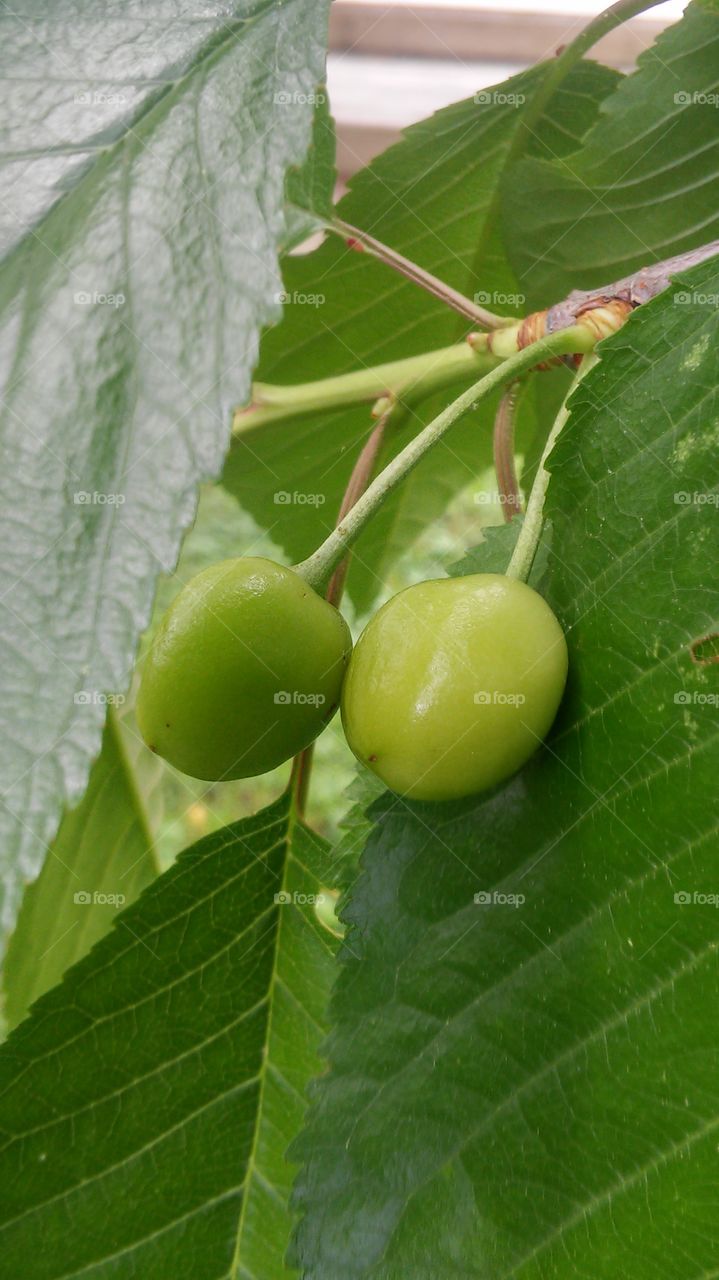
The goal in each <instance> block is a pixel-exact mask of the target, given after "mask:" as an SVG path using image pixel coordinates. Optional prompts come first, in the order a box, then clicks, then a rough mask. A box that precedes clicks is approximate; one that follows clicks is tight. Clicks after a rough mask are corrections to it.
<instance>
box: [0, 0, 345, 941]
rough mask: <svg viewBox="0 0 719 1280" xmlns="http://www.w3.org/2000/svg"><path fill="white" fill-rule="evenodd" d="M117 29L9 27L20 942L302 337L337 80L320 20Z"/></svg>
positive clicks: (9, 671) (85, 23)
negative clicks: (268, 368) (253, 388)
mask: <svg viewBox="0 0 719 1280" xmlns="http://www.w3.org/2000/svg"><path fill="white" fill-rule="evenodd" d="M111 7H112V14H111V15H109V14H108V6H107V5H106V4H102V3H100V0H86V2H85V3H83V4H82V5H80V6H78V5H76V4H70V3H67V0H61V2H60V3H48V2H41V0H38V2H37V3H34V4H33V5H32V6H31V7H30V12H28V11H27V7H25V9H24V11H23V13H22V14H21V13H17V14H15V13H7V14H5V15H4V17H3V23H2V26H3V39H2V52H1V54H0V71H2V70H3V68H4V73H5V77H6V79H5V83H6V85H7V88H8V101H7V105H6V111H7V117H8V119H9V121H10V122H11V123H10V124H9V136H8V140H7V143H6V148H7V152H8V154H7V155H6V157H5V159H4V160H3V162H2V163H3V174H4V177H5V179H6V184H5V185H6V187H7V191H8V198H7V201H6V202H5V204H4V205H3V226H2V233H3V236H2V250H3V252H4V260H3V261H2V264H1V266H2V272H1V275H0V349H1V350H2V363H3V369H2V377H3V382H4V395H3V409H2V417H1V419H0V434H1V438H2V444H3V458H4V462H3V468H2V496H3V511H2V521H3V523H2V535H3V543H4V545H6V546H8V547H9V548H10V551H9V553H8V555H7V556H6V558H5V560H4V562H3V568H2V578H1V580H0V590H1V591H2V595H3V601H4V608H3V611H2V619H1V626H2V641H1V645H2V647H1V650H0V652H1V654H2V658H1V660H0V673H1V674H0V679H1V680H2V685H3V702H4V705H5V706H6V707H7V712H6V724H5V731H4V733H3V734H2V739H1V745H0V766H1V770H2V774H3V777H4V778H5V779H6V783H5V786H6V788H7V789H6V792H5V803H4V805H3V808H2V812H1V813H0V869H1V870H2V880H3V892H4V895H5V897H4V906H3V907H2V911H1V912H0V916H1V919H2V923H3V924H4V925H5V926H7V925H8V924H10V923H11V921H12V917H13V912H14V908H15V906H16V904H17V899H18V893H19V887H20V884H21V883H22V880H23V879H30V878H32V877H33V876H34V875H36V874H37V872H38V871H39V868H40V864H41V859H42V854H43V852H44V847H45V845H46V844H47V842H48V841H49V840H51V839H52V837H53V835H54V833H55V830H56V827H57V824H58V820H59V815H60V811H61V809H62V806H63V804H64V803H65V802H67V803H68V804H70V805H73V804H76V803H77V801H78V800H79V799H80V797H81V795H82V792H83V790H84V787H85V784H86V781H87V775H88V770H89V766H90V763H91V761H92V759H93V757H94V756H95V755H96V754H97V752H98V750H99V747H100V738H101V731H102V724H103V720H104V717H105V710H106V708H105V703H104V701H103V697H104V695H105V694H106V693H107V692H110V691H111V692H119V691H122V690H124V688H125V687H126V685H127V682H128V677H129V670H130V666H131V662H132V658H133V655H134V652H135V648H136V643H137V637H138V635H139V633H140V632H141V631H142V630H143V629H144V627H145V626H146V625H147V621H148V616H149V612H150V607H151V603H152V597H153V591H154V586H155V579H156V577H157V574H158V571H159V570H160V568H165V569H167V568H169V567H170V566H172V565H173V564H174V562H175V560H176V557H177V553H178V548H179V544H180V540H181V537H182V534H183V531H184V530H185V529H186V528H187V525H188V524H189V523H190V521H191V519H192V516H193V512H194V507H195V499H196V489H197V485H198V482H199V481H200V480H201V479H202V478H203V477H207V476H210V475H215V474H216V473H217V471H218V470H219V468H220V466H221V463H222V459H223V455H224V453H225V450H226V447H227V442H228V437H229V410H230V406H231V405H232V403H233V402H235V401H237V400H242V399H243V397H245V396H246V395H247V392H248V388H249V382H250V375H251V371H252V366H253V364H254V361H255V356H256V351H257V335H258V330H259V327H260V326H261V325H262V324H266V323H267V322H268V321H269V320H271V319H274V318H276V317H277V316H278V314H279V305H278V303H277V302H275V301H274V298H275V295H276V293H277V290H278V289H279V287H280V278H279V272H278V266H277V252H276V247H275V246H276V243H277V242H278V241H279V240H281V239H282V237H283V235H284V234H285V215H284V182H285V171H286V169H287V168H288V166H290V165H296V164H298V163H299V162H300V161H301V160H302V158H303V156H304V153H305V150H306V147H307V143H308V141H309V131H310V125H311V114H312V107H311V105H309V99H310V95H311V94H312V93H313V92H314V90H315V87H316V85H317V83H318V82H319V81H321V80H322V78H323V45H324V39H325V24H326V8H327V6H326V4H325V3H318V2H317V0H293V3H292V4H290V5H278V4H269V5H268V4H266V3H264V2H260V0H232V2H231V3H229V4H225V5H222V6H220V7H219V8H218V7H217V6H210V7H209V8H208V10H207V13H206V14H205V15H204V16H202V15H201V14H200V13H199V12H198V13H197V14H189V12H188V11H187V6H183V5H179V6H178V5H175V4H174V3H172V4H169V5H165V6H163V13H162V15H161V14H160V13H159V12H158V13H153V14H149V13H147V12H146V11H143V10H142V8H141V7H140V6H138V5H137V4H136V3H134V0H118V2H117V3H115V4H114V5H113V6H111ZM158 23H159V25H158ZM160 31H161V32H162V38H160V37H159V32H160ZM80 49H81V50H82V58H80V56H79V54H78V50H80ZM288 99H289V101H288ZM303 103H306V104H307V105H303ZM260 191H261V193H262V194H261V198H259V194H258V193H259V192H260ZM78 696H81V697H82V696H86V699H85V700H84V701H79V702H78V700H77V698H78Z"/></svg>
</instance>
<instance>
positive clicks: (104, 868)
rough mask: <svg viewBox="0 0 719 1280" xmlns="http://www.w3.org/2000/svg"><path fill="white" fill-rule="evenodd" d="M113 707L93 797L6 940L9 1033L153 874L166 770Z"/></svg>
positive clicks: (67, 820) (73, 819)
mask: <svg viewBox="0 0 719 1280" xmlns="http://www.w3.org/2000/svg"><path fill="white" fill-rule="evenodd" d="M138 744H139V739H138V737H137V735H136V734H135V733H134V732H131V731H129V730H128V729H127V728H126V726H125V725H124V724H123V721H122V718H121V716H120V715H118V714H117V713H116V712H115V710H114V709H113V708H111V709H110V712H109V714H108V717H107V721H106V724H105V733H104V736H103V743H102V751H101V752H100V755H99V756H98V758H97V760H96V761H95V763H94V765H93V767H92V770H91V772H90V780H89V782H88V787H87V791H86V792H85V795H84V796H83V798H82V800H81V802H80V804H79V805H78V807H77V808H76V809H73V810H71V811H70V812H69V813H67V814H65V816H64V818H63V820H62V822H61V824H60V827H59V830H58V833H57V835H56V837H55V839H54V840H53V842H52V845H51V846H50V848H49V849H48V851H47V855H46V858H45V862H44V864H43V868H42V871H41V872H40V875H39V876H38V878H37V880H36V881H35V882H34V883H33V884H31V885H28V887H27V889H26V890H25V893H24V896H23V900H22V905H21V907H20V911H19V913H18V919H17V924H16V926H15V929H14V931H13V933H12V936H11V938H10V944H9V946H8V951H7V956H6V958H5V965H4V968H3V987H4V991H5V1005H4V1013H5V1016H6V1019H7V1022H8V1025H9V1026H10V1027H14V1026H15V1025H16V1023H18V1022H19V1021H20V1019H21V1018H24V1016H25V1014H26V1013H27V1010H28V1008H29V1006H30V1005H31V1004H32V1003H33V1002H34V1001H35V1000H37V998H38V996H40V995H42V994H43V992H44V991H47V990H49V988H50V987H54V986H55V984H56V983H58V982H59V981H60V978H61V977H62V975H63V973H64V972H65V971H66V969H69V968H70V966H71V965H72V964H74V963H75V961H76V960H79V959H81V957H82V956H84V955H86V954H87V952H88V951H89V950H90V948H91V947H92V946H93V945H94V943H95V942H97V940H98V939H99V938H101V937H102V936H103V935H104V934H105V933H107V931H108V929H109V928H110V926H111V925H112V922H113V920H114V918H115V917H116V915H117V912H118V909H120V908H121V907H122V906H123V905H124V904H125V903H131V902H134V900H135V898H137V897H138V895H139V894H140V893H141V892H142V890H143V889H144V888H145V887H146V886H147V885H148V884H150V883H151V881H152V880H154V878H155V876H156V875H157V871H158V868H157V862H156V858H155V852H154V842H153V834H152V825H151V823H152V817H155V818H156V816H157V813H156V811H157V801H158V800H159V794H158V783H159V778H160V776H161V765H160V762H159V761H158V760H157V759H156V758H154V757H152V756H150V753H149V752H147V751H144V752H143V757H142V760H139V759H138V755H139V750H138Z"/></svg>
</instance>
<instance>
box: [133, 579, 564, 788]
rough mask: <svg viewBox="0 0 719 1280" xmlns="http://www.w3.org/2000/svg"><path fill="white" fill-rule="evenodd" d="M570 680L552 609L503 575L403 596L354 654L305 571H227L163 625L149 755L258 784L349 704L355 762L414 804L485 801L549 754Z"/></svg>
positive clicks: (149, 703)
mask: <svg viewBox="0 0 719 1280" xmlns="http://www.w3.org/2000/svg"><path fill="white" fill-rule="evenodd" d="M566 677H567V646H566V642H565V639H564V634H563V632H562V629H561V627H560V625H559V622H558V621H557V619H556V617H555V616H554V614H553V612H552V610H551V609H550V608H549V605H548V604H547V603H546V601H545V600H544V599H543V598H542V597H541V596H540V595H538V594H537V592H536V591H534V590H533V589H532V588H531V587H528V586H526V584H525V583H523V582H519V581H517V580H515V579H512V578H507V577H504V576H503V575H501V574H493V573H491V574H484V573H483V574H475V575H471V576H468V577H463V578H446V579H437V580H434V581H430V582H421V583H418V584H417V585H416V586H412V587H407V588H406V590H404V591H401V592H400V593H399V595H396V596H395V597H394V598H393V599H391V600H389V601H388V602H387V604H385V605H384V606H383V607H382V608H381V609H380V610H379V611H378V612H377V613H376V614H375V616H374V617H373V618H372V619H371V621H370V622H369V624H368V626H367V627H366V629H365V630H364V632H363V633H362V635H361V637H360V639H359V640H358V642H357V645H356V647H355V648H354V651H353V648H352V638H351V635H350V631H349V628H348V626H347V623H346V622H345V620H344V618H343V617H342V614H341V613H340V612H339V611H338V610H337V609H336V608H335V607H334V606H333V605H331V604H329V603H328V602H327V601H326V600H324V599H323V598H322V597H321V596H319V595H318V594H317V593H316V592H315V591H314V590H313V589H312V588H311V587H310V586H309V585H308V584H307V583H306V582H305V581H304V579H303V578H302V577H301V576H300V574H299V573H298V572H296V571H295V570H293V569H288V568H285V567H283V566H282V565H279V564H275V563H274V562H273V561H271V560H266V559H261V558H257V557H245V558H241V559H235V560H224V561H221V562H220V563H219V564H216V565H213V566H212V567H211V568H209V569H205V570H204V571H203V572H202V573H199V574H198V575H197V576H196V577H195V578H193V579H192V581H191V582H189V583H188V584H187V586H186V587H184V589H183V590H182V591H181V592H180V594H179V595H178V597H177V599H176V600H175V602H174V603H173V605H172V606H171V608H170V609H169V610H168V612H167V614H166V615H165V617H164V619H163V621H162V623H161V625H160V628H159V630H158V633H157V635H156V636H155V639H154V642H153V645H152V648H151V650H150V651H149V653H148V655H147V658H146V660H145V664H144V669H143V673H142V680H141V685H140V692H139V698H138V706H137V716H138V722H139V725H140V729H141V732H142V734H143V737H144V738H145V741H146V742H147V743H148V745H149V746H150V747H151V748H152V750H153V751H156V752H157V753H158V754H159V755H161V756H164V758H165V759H166V760H169V761H170V763H171V764H173V765H175V766H176V768H178V769H181V770H182V771H183V772H184V773H187V774H191V775H192V776H193V777H196V778H203V779H206V780H208V781H228V780H230V779H232V778H247V777H254V776H255V775H257V774H261V773H266V772H267V771H268V770H269V769H274V768H275V767H276V766H277V765H279V764H282V763H283V761H285V760H288V759H289V758H290V757H291V756H294V755H296V754H297V753H298V752H299V751H302V750H303V749H304V748H305V747H307V746H309V744H310V743H311V742H313V741H314V739H315V738H316V737H317V736H318V734H319V733H321V731H322V730H323V728H324V727H325V725H326V724H328V722H329V721H330V720H331V719H332V716H333V715H334V713H335V711H336V710H337V708H338V706H339V705H340V703H341V707H342V723H343V726H344V730H345V734H346V737H347V741H348V742H349V745H350V747H351V748H352V750H353V752H354V754H355V755H356V756H357V758H358V759H359V760H361V761H362V762H363V764H365V765H367V766H368V768H370V769H371V770H372V771H373V772H374V773H376V774H377V775H378V777H380V778H381V779H382V781H383V782H384V783H385V784H386V785H387V786H388V787H389V788H390V789H391V790H392V791H395V792H397V793H398V794H400V795H403V796H407V797H408V798H411V799H413V800H433V801H436V800H450V799H457V798H459V797H461V796H467V795H473V794H474V793H476V792H480V791H485V790H486V789H487V788H489V787H493V786H496V785H497V784H498V783H500V782H503V781H504V780H505V779H506V778H508V777H510V776H511V775H512V774H513V773H515V772H516V771H517V769H519V768H520V767H521V766H522V765H523V764H524V763H525V761H526V760H528V759H529V757H530V756H531V755H532V754H533V753H534V751H535V750H536V749H537V747H538V746H539V745H540V743H541V742H542V740H543V738H544V737H545V735H546V733H547V731H548V730H549V728H550V726H551V724H552V721H553V720H554V717H555V715H556V712H557V708H558V706H559V702H560V699H561V697H562V693H563V691H564V685H565V681H566Z"/></svg>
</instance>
